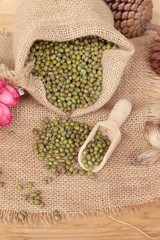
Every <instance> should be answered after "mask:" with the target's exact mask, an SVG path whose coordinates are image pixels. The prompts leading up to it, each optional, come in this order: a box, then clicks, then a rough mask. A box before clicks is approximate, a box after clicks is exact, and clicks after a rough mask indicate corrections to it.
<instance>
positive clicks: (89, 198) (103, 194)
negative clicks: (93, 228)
mask: <svg viewBox="0 0 160 240" xmlns="http://www.w3.org/2000/svg"><path fill="white" fill-rule="evenodd" d="M2 37H3V36H2V35H0V38H1V39H2ZM4 38H5V39H6V36H5V37H4ZM1 39H0V42H1ZM152 39H153V36H151V35H149V34H147V35H146V36H143V37H140V38H137V39H135V40H133V43H134V45H135V47H136V53H135V55H134V57H133V58H132V60H131V62H130V64H129V65H128V67H127V69H126V71H125V74H124V76H123V78H122V81H121V84H120V85H119V87H118V89H117V91H116V93H115V94H114V96H113V97H112V98H111V100H110V101H109V103H108V104H107V105H106V106H104V107H103V108H102V109H100V110H98V111H97V112H95V113H92V114H88V115H84V116H81V117H78V118H74V120H78V121H80V122H87V123H88V124H90V125H91V126H93V125H94V124H95V123H96V122H98V121H100V120H105V119H107V117H108V115H109V112H110V111H111V109H112V108H113V106H114V104H115V103H116V101H117V100H119V99H121V98H127V99H129V100H130V101H131V102H132V104H133V112H132V114H131V116H130V117H129V119H128V120H127V122H126V123H125V124H124V125H123V127H122V128H121V131H122V141H121V143H120V145H119V146H118V147H117V149H116V150H115V152H114V153H113V155H112V156H111V158H110V160H109V162H108V163H107V164H106V166H105V167H104V168H103V169H102V170H101V171H100V172H99V173H98V175H97V179H96V180H89V179H88V178H87V177H79V176H65V175H64V176H59V177H54V181H53V183H51V184H50V185H47V186H42V185H41V183H40V179H42V178H45V177H47V176H50V173H48V172H46V171H45V170H44V169H43V164H44V163H42V162H39V161H38V159H37V158H36V157H35V156H34V155H33V153H32V145H33V143H34V138H33V134H32V129H33V128H38V127H40V122H41V121H42V119H43V118H44V117H46V116H47V117H49V118H50V119H54V118H55V115H54V114H53V112H52V111H50V110H47V109H45V108H44V107H43V106H42V105H40V104H38V103H37V102H36V101H35V100H34V99H33V98H32V97H30V96H29V95H26V96H23V98H22V99H21V103H20V105H19V106H18V107H17V108H15V109H14V110H13V115H14V121H13V123H12V124H11V125H10V126H9V127H5V128H1V129H0V153H1V156H0V167H1V168H2V172H3V174H2V179H3V180H4V181H5V182H6V186H5V187H4V188H3V189H1V190H0V221H2V222H15V221H18V219H17V212H18V211H20V210H26V211H27V212H28V215H27V218H26V222H28V223H35V222H36V223H38V222H40V221H43V222H46V223H52V218H51V213H52V211H53V209H58V210H59V211H60V212H61V213H62V215H63V217H65V216H66V217H69V216H79V215H85V214H86V215H87V214H92V213H93V214H94V213H100V214H103V213H113V212H116V211H123V210H124V209H126V210H131V209H135V208H136V207H140V206H143V205H148V204H151V203H152V202H155V201H158V200H159V199H160V178H159V176H160V164H159V162H157V163H156V164H155V165H152V166H148V167H144V166H143V167H137V166H132V165H131V162H132V161H133V160H134V158H135V157H136V155H137V153H138V152H139V151H140V150H143V149H145V148H146V147H148V144H147V142H146V140H145V138H144V135H143V128H144V124H145V121H146V120H147V115H148V114H149V115H151V116H152V115H153V116H154V112H151V111H152V107H151V106H150V105H149V102H150V98H149V97H148V94H147V91H148V89H151V87H152V86H154V83H155V84H156V85H157V87H158V84H160V83H159V82H160V79H159V78H157V77H156V75H155V74H154V73H152V71H151V69H150V67H149V63H148V57H149V51H150V45H151V42H152ZM7 44H10V40H9V39H8V40H7V39H6V41H5V42H4V45H5V47H4V46H3V50H5V51H2V50H1V51H0V63H1V62H2V60H3V61H6V56H8V53H7V55H6V51H7V49H9V46H8V45H7ZM1 48H2V46H1ZM8 63H9V67H10V66H12V64H13V63H12V62H8ZM159 101H160V100H159ZM149 109H150V113H149V112H148V110H149ZM151 113H152V114H151ZM9 131H14V132H15V135H14V136H9V135H8V133H9ZM28 181H33V182H34V184H35V186H36V189H40V190H42V196H43V199H44V202H45V203H46V207H45V208H44V209H43V210H40V209H39V208H37V207H34V206H30V205H28V203H26V202H24V200H22V199H21V193H20V192H19V191H17V190H16V185H17V183H19V182H20V183H24V184H25V183H26V182H28Z"/></svg>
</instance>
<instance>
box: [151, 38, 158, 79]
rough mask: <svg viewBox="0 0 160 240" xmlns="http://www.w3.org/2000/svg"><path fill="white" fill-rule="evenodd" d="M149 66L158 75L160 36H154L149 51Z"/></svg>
mask: <svg viewBox="0 0 160 240" xmlns="http://www.w3.org/2000/svg"><path fill="white" fill-rule="evenodd" d="M150 61H151V67H152V68H153V70H154V71H155V72H156V73H157V74H158V75H160V36H157V37H155V39H154V44H153V47H152V51H151V59H150Z"/></svg>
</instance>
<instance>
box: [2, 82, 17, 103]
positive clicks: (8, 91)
mask: <svg viewBox="0 0 160 240" xmlns="http://www.w3.org/2000/svg"><path fill="white" fill-rule="evenodd" d="M19 96H20V95H19V93H18V91H17V90H16V89H15V88H14V87H12V86H10V85H8V84H7V85H6V86H5V87H3V88H1V92H0V102H1V103H3V104H5V105H6V106H8V107H15V106H17V105H18V103H19Z"/></svg>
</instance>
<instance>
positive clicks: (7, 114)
mask: <svg viewBox="0 0 160 240" xmlns="http://www.w3.org/2000/svg"><path fill="white" fill-rule="evenodd" d="M11 121H12V112H11V110H10V109H9V108H8V107H7V106H5V105H4V104H3V103H0V126H7V125H9V124H10V122H11Z"/></svg>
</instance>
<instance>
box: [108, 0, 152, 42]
mask: <svg viewBox="0 0 160 240" xmlns="http://www.w3.org/2000/svg"><path fill="white" fill-rule="evenodd" d="M104 1H105V2H106V3H107V4H108V6H109V7H110V9H111V11H112V12H113V15H114V20H115V27H116V28H117V29H118V30H119V31H120V32H121V33H123V34H124V35H125V36H126V37H128V38H132V37H138V36H140V35H141V34H142V33H143V32H144V31H145V29H143V24H144V23H145V22H150V21H151V19H152V8H153V4H152V1H151V0H104Z"/></svg>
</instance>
